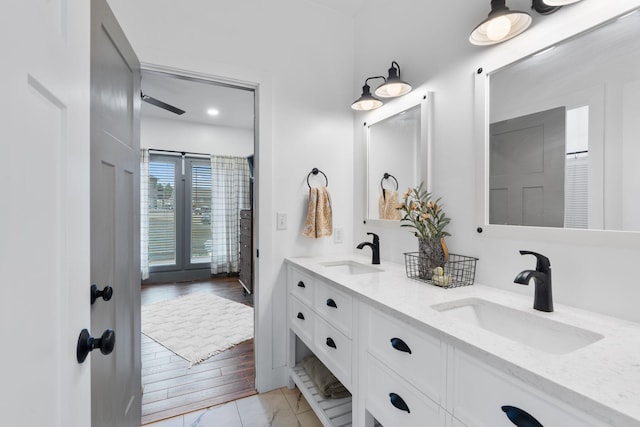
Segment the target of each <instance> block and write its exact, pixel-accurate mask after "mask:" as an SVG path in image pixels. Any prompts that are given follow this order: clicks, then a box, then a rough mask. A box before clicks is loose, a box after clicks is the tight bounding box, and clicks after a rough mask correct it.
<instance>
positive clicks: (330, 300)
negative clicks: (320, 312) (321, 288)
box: [327, 298, 338, 308]
mask: <svg viewBox="0 0 640 427" xmlns="http://www.w3.org/2000/svg"><path fill="white" fill-rule="evenodd" d="M327 305H328V306H329V307H333V308H338V304H336V302H335V301H334V300H333V299H332V298H329V299H328V300H327Z"/></svg>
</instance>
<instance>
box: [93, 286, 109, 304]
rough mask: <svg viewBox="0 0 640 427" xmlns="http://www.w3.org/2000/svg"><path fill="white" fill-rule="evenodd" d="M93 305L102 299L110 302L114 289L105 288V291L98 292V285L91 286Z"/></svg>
mask: <svg viewBox="0 0 640 427" xmlns="http://www.w3.org/2000/svg"><path fill="white" fill-rule="evenodd" d="M90 293H91V304H94V303H95V302H96V300H97V299H98V298H100V297H102V299H103V300H105V301H109V300H110V299H111V297H112V296H113V288H112V287H111V286H105V287H104V289H103V290H98V286H97V285H91V291H90Z"/></svg>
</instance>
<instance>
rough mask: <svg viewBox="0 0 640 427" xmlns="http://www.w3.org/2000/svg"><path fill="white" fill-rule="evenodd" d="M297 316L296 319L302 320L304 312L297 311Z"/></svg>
mask: <svg viewBox="0 0 640 427" xmlns="http://www.w3.org/2000/svg"><path fill="white" fill-rule="evenodd" d="M297 317H298V319H300V320H304V314H302V313H300V312H298V316H297Z"/></svg>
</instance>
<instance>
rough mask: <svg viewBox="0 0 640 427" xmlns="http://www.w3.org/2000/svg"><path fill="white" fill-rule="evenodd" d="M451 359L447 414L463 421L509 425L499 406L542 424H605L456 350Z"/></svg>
mask: <svg viewBox="0 0 640 427" xmlns="http://www.w3.org/2000/svg"><path fill="white" fill-rule="evenodd" d="M453 359H454V360H453V366H452V371H453V372H452V376H453V378H452V391H451V414H452V415H453V416H454V417H455V418H457V419H458V420H460V421H462V423H464V424H466V425H469V426H474V427H513V424H512V423H511V421H509V419H508V418H507V416H506V414H505V413H504V412H503V411H502V409H501V408H502V406H512V407H516V408H519V409H522V410H524V411H526V412H527V413H528V414H530V415H532V416H533V417H534V418H535V419H536V420H538V422H539V423H540V424H542V425H543V426H549V427H552V426H580V427H603V426H604V425H605V424H601V423H600V422H599V421H597V420H594V419H593V418H591V417H587V416H586V415H585V414H582V413H580V412H579V411H577V410H575V409H573V408H571V407H569V406H568V405H565V404H563V403H562V402H560V401H558V400H557V399H555V400H551V399H552V398H551V397H549V396H543V395H541V394H540V392H538V391H536V390H535V389H533V388H531V387H529V386H528V385H526V384H525V383H523V382H521V381H519V380H516V379H515V378H513V377H511V376H508V375H506V374H504V373H502V372H500V371H498V370H496V369H494V368H492V367H490V366H488V365H486V364H484V363H482V362H480V361H478V360H476V359H474V358H472V357H470V356H468V355H466V354H465V353H463V352H461V351H459V350H455V352H454V356H453Z"/></svg>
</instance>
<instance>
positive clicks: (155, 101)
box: [140, 92, 186, 115]
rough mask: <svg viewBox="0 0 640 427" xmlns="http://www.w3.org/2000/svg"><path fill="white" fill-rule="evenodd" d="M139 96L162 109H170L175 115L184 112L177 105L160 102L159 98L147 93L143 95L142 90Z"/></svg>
mask: <svg viewBox="0 0 640 427" xmlns="http://www.w3.org/2000/svg"><path fill="white" fill-rule="evenodd" d="M140 97H141V98H142V100H143V101H144V102H147V103H149V104H151V105H155V106H156V107H160V108H162V109H164V110H167V111H171V112H172V113H174V114H177V115H182V114H184V113H185V112H186V111H184V110H181V109H180V108H178V107H174V106H173V105H170V104H167V103H166V102H162V101H160V100H159V99H155V98H153V97H151V96H149V95H145V94H144V93H143V92H140Z"/></svg>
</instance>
